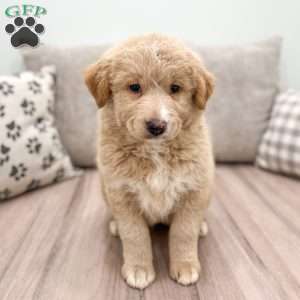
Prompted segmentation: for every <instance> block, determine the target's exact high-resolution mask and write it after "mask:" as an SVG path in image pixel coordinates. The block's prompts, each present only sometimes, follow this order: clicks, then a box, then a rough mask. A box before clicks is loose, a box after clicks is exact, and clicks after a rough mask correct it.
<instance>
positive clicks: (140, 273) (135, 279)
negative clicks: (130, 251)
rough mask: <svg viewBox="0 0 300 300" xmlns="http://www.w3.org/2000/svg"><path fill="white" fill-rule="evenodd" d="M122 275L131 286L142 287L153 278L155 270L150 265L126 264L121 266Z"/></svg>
mask: <svg viewBox="0 0 300 300" xmlns="http://www.w3.org/2000/svg"><path fill="white" fill-rule="evenodd" d="M122 275H123V277H124V279H125V281H126V282H127V284H128V285H129V286H131V287H133V288H137V289H144V288H145V287H147V286H148V285H149V284H150V283H151V282H152V281H153V280H154V278H155V272H154V268H153V266H152V265H150V266H140V265H126V264H124V265H123V267H122Z"/></svg>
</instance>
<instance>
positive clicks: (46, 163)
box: [42, 153, 56, 170]
mask: <svg viewBox="0 0 300 300" xmlns="http://www.w3.org/2000/svg"><path fill="white" fill-rule="evenodd" d="M55 161H56V158H55V156H54V155H53V154H52V153H49V154H48V155H46V156H44V157H43V164H42V169H43V170H46V169H48V168H50V167H51V166H52V165H53V163H54V162H55Z"/></svg>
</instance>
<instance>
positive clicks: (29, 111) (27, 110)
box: [21, 99, 36, 116]
mask: <svg viewBox="0 0 300 300" xmlns="http://www.w3.org/2000/svg"><path fill="white" fill-rule="evenodd" d="M21 107H22V109H23V111H24V114H25V115H29V116H32V115H33V114H34V112H35V111H36V109H35V106H34V102H33V101H29V100H27V99H24V100H23V102H22V103H21Z"/></svg>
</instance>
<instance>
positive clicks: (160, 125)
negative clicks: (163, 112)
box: [146, 119, 167, 136]
mask: <svg viewBox="0 0 300 300" xmlns="http://www.w3.org/2000/svg"><path fill="white" fill-rule="evenodd" d="M146 127H147V130H148V131H149V132H150V133H151V134H152V135H154V136H158V135H161V134H163V133H164V132H165V131H166V129H167V122H166V121H161V120H158V119H151V120H149V121H147V122H146Z"/></svg>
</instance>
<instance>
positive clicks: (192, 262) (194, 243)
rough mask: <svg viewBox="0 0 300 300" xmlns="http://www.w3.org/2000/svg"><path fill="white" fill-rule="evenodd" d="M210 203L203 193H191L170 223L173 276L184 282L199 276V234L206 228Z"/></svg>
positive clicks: (188, 282) (171, 270)
mask: <svg viewBox="0 0 300 300" xmlns="http://www.w3.org/2000/svg"><path fill="white" fill-rule="evenodd" d="M207 203H208V199H206V198H203V194H202V195H201V193H198V192H191V193H189V194H188V195H187V196H186V197H185V199H183V206H182V207H180V208H178V211H177V212H176V213H175V215H174V217H173V220H172V223H171V227H170V232H169V251H170V276H171V277H172V278H173V279H174V280H176V281H177V282H179V283H181V284H183V285H188V284H191V283H194V282H196V281H197V280H198V278H199V274H200V270H201V267H200V262H199V259H198V238H199V235H200V234H202V235H203V234H204V233H206V232H205V231H207V230H206V229H207V228H205V225H204V226H203V222H204V218H203V214H204V210H205V209H206V207H207ZM205 224H206V223H205ZM202 231H204V232H202Z"/></svg>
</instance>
